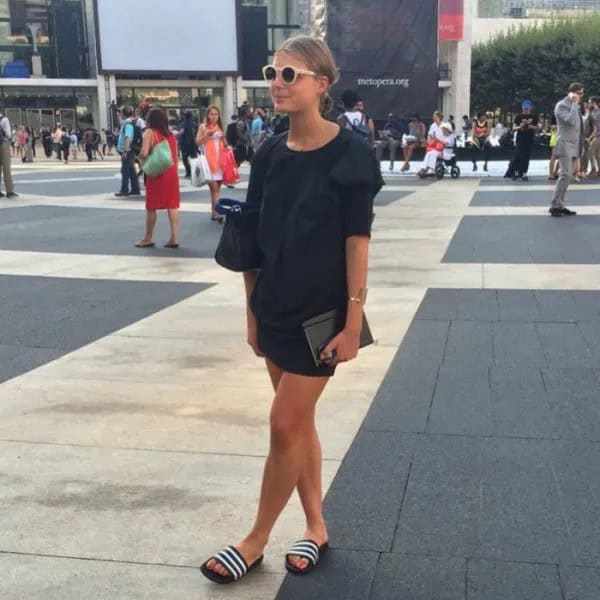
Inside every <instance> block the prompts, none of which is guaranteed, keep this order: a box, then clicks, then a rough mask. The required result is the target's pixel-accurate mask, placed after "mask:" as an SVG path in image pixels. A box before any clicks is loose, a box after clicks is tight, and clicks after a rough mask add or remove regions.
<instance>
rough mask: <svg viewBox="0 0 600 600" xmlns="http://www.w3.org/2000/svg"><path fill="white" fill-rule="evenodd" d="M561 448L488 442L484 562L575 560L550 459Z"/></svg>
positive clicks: (483, 503) (483, 502) (483, 497)
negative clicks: (555, 449)
mask: <svg viewBox="0 0 600 600" xmlns="http://www.w3.org/2000/svg"><path fill="white" fill-rule="evenodd" d="M558 444H560V442H558V441H552V442H550V441H538V440H517V439H505V438H501V439H489V440H486V441H485V442H484V443H483V445H482V454H483V456H482V461H483V464H484V469H483V477H482V481H481V506H480V515H481V517H480V518H481V555H480V556H481V558H489V559H497V560H504V561H516V562H544V563H552V564H554V563H559V562H565V563H567V564H568V563H572V562H573V560H574V556H573V552H572V549H571V546H570V544H569V530H568V527H567V525H566V523H565V521H564V513H563V510H564V506H563V495H562V493H561V490H560V489H559V487H558V485H557V482H556V479H555V476H554V471H553V468H552V465H551V458H550V456H551V451H552V448H553V447H556V446H558ZM553 445H554V446H553Z"/></svg>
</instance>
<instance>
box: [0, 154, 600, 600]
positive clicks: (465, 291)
mask: <svg viewBox="0 0 600 600" xmlns="http://www.w3.org/2000/svg"><path fill="white" fill-rule="evenodd" d="M106 168H107V165H106V166H103V167H102V169H106ZM64 173H65V170H64V169H61V170H60V171H56V172H54V171H43V172H42V171H41V170H40V171H39V172H34V173H31V172H29V171H28V172H27V173H23V175H22V177H28V178H29V180H35V179H36V178H43V180H44V181H43V183H33V184H29V185H32V186H34V187H35V186H37V187H36V190H41V188H42V187H43V186H48V185H50V186H52V185H60V184H62V183H65V182H61V179H64V178H65V175H64ZM81 173H82V175H83V177H82V179H83V178H85V177H103V174H102V172H101V170H100V169H98V170H95V171H87V170H84V169H82V170H81ZM84 173H85V175H84ZM68 176H69V177H71V173H68ZM51 180H57V181H56V184H54V183H53V182H52V181H51ZM399 181H402V183H399ZM68 183H69V185H70V184H73V185H76V186H78V187H77V188H76V189H78V190H81V192H80V194H79V195H76V196H68V197H64V195H52V194H48V195H46V196H44V195H43V193H42V191H36V192H35V196H33V197H31V198H30V199H28V198H27V197H26V195H25V197H24V198H22V199H19V202H15V203H10V202H9V201H6V200H5V201H0V323H1V327H0V448H1V453H0V455H1V458H0V505H2V506H3V507H4V508H5V510H3V511H0V531H2V532H3V535H2V536H1V539H0V572H1V573H2V574H3V576H2V577H0V598H2V599H4V598H7V599H8V600H13V599H17V598H28V599H29V598H32V599H36V600H37V599H38V598H39V599H44V600H54V599H57V600H58V599H60V600H71V599H73V600H75V599H79V598H93V599H96V598H98V599H104V598H107V599H108V598H110V599H127V600H129V599H134V598H135V599H137V598H144V599H145V598H148V599H150V598H152V599H155V598H158V599H163V598H164V599H166V600H170V599H176V598H184V597H185V598H190V597H196V598H202V599H217V598H219V599H220V598H236V599H238V598H239V599H251V600H266V599H269V598H275V597H277V598H279V599H281V600H296V599H297V600H302V599H304V598H310V599H311V600H312V599H314V598H318V599H323V600H330V599H331V600H338V599H340V600H348V599H350V600H351V599H356V600H363V599H364V600H369V599H390V600H432V599H434V598H435V599H436V600H454V599H457V600H525V599H526V600H555V599H556V600H597V598H598V590H599V589H600V530H599V526H598V523H599V522H600V519H599V518H598V517H599V516H600V515H599V508H598V502H597V499H598V498H599V497H600V466H599V465H600V408H599V407H598V406H599V404H598V401H599V400H600V267H598V260H597V257H600V241H598V240H600V237H599V236H597V235H594V232H596V231H597V227H598V219H599V218H600V211H599V210H598V208H597V206H596V203H595V202H594V199H595V195H596V194H598V195H600V188H599V187H598V186H594V185H589V186H586V189H585V191H582V190H579V189H578V190H577V191H576V192H574V193H573V198H574V200H573V201H572V202H571V203H572V205H573V206H578V207H579V206H580V207H581V208H580V211H579V212H580V215H579V216H578V217H576V218H575V219H573V220H567V219H559V220H555V219H551V218H550V217H547V216H546V215H545V207H543V206H542V203H541V200H540V198H541V196H540V189H539V188H541V187H542V186H544V189H546V184H545V182H544V181H543V180H542V179H539V180H536V179H534V180H532V181H531V182H530V183H529V184H523V183H522V182H518V185H508V186H507V184H506V183H505V182H504V181H502V180H497V179H494V178H491V180H485V181H482V182H481V184H480V183H479V181H478V180H470V181H466V180H462V179H461V180H458V181H443V182H439V183H437V182H434V183H431V182H428V183H427V184H425V185H420V184H417V183H416V182H415V185H409V183H410V180H408V179H402V180H398V179H394V178H389V181H388V183H389V185H388V187H387V189H386V190H385V192H384V193H383V194H382V196H381V198H380V199H379V201H378V208H377V211H376V212H377V218H376V222H375V231H374V237H373V245H372V246H373V247H372V253H371V254H372V258H371V281H370V287H371V290H372V294H371V300H370V302H369V306H368V313H369V316H370V318H371V321H372V325H373V327H374V330H375V333H376V336H377V337H378V338H379V342H380V344H379V346H378V347H376V348H372V349H369V350H366V351H364V353H361V357H360V359H359V360H358V361H356V362H355V363H352V364H351V365H349V366H348V368H347V369H340V373H339V375H336V378H335V380H334V381H333V382H332V384H331V389H330V390H329V389H328V392H327V394H326V397H325V398H324V399H323V402H322V405H321V409H320V428H321V432H322V438H323V445H324V457H325V464H324V479H325V487H326V489H327V490H328V491H327V496H326V500H325V507H326V515H327V519H328V523H329V528H330V535H331V551H330V552H329V554H328V555H326V556H325V557H324V559H323V561H322V564H321V565H320V567H319V569H318V570H317V571H315V572H314V573H313V574H311V575H310V576H308V577H303V578H298V577H291V576H287V577H286V576H285V572H284V570H283V568H282V560H283V559H282V557H283V553H284V551H285V548H286V546H287V545H288V544H289V543H291V542H292V541H293V540H294V539H296V538H297V537H298V536H299V535H300V534H301V527H302V518H301V511H300V509H299V506H298V504H297V502H296V501H295V500H294V501H293V502H292V503H291V505H290V507H288V509H287V510H286V512H285V514H284V516H283V518H282V522H281V523H280V524H279V525H278V528H277V530H276V531H275V532H274V536H273V540H272V542H273V543H272V545H271V547H270V549H269V552H268V556H267V559H266V564H265V567H264V568H263V569H261V571H260V572H258V573H256V574H253V575H252V576H250V577H248V579H247V580H245V581H244V582H241V583H240V584H238V585H237V586H235V587H233V588H227V589H222V588H216V586H210V585H207V584H206V582H205V581H203V579H202V577H201V576H200V575H199V573H198V571H197V568H196V567H197V565H198V564H199V563H200V562H201V560H202V559H203V558H205V557H206V555H207V554H208V553H209V552H214V551H215V550H218V549H219V548H220V547H222V546H223V545H225V544H227V543H232V542H234V541H235V539H237V536H239V534H240V533H241V531H240V529H241V528H243V527H244V525H245V524H246V523H247V522H248V513H249V512H251V511H252V509H253V507H254V503H255V500H256V494H257V492H258V490H257V489H255V488H256V487H257V485H258V481H259V477H260V470H261V467H262V461H263V457H264V453H265V444H266V442H267V429H266V424H267V411H268V384H267V381H266V378H265V377H264V373H263V369H262V367H261V366H260V365H258V364H257V363H256V361H254V360H253V359H252V357H250V356H249V355H248V353H247V351H246V349H245V348H244V345H243V299H242V294H241V293H240V283H239V278H237V277H236V278H235V279H234V278H233V277H229V276H228V275H227V274H226V273H224V272H222V270H219V269H217V268H215V267H214V265H213V264H212V259H211V258H210V255H211V248H212V247H213V246H214V243H215V241H216V238H217V235H218V231H219V230H218V228H217V227H216V226H213V224H210V223H209V222H208V221H207V208H208V204H207V196H206V191H201V192H197V191H193V190H192V191H190V192H186V195H187V196H186V200H185V205H184V207H183V211H182V212H183V218H182V221H185V225H184V229H183V239H184V240H185V243H184V244H183V246H182V248H181V249H180V250H179V251H177V252H176V253H173V254H172V253H166V252H164V251H163V250H162V249H156V250H155V251H152V252H150V251H144V252H143V253H138V252H134V251H133V249H132V247H131V243H132V241H134V240H135V239H136V235H135V234H136V232H138V231H139V228H140V226H141V223H142V219H143V217H142V211H141V210H140V209H141V208H142V205H141V203H140V202H139V201H120V202H119V201H114V200H112V199H109V198H108V197H107V196H106V195H102V194H97V193H96V191H95V190H92V192H93V193H91V192H90V193H88V192H86V191H85V190H86V189H87V188H86V184H85V181H82V182H80V181H75V182H68ZM101 183H102V184H103V185H104V182H103V181H101ZM109 183H110V182H109ZM493 186H504V187H505V188H506V192H505V194H510V197H511V198H512V200H511V201H510V203H507V202H506V201H505V200H503V198H502V197H500V196H498V194H497V190H494V189H493ZM240 188H241V189H239V190H237V191H236V192H234V193H236V194H240V195H242V194H243V189H244V184H242V185H241V186H240ZM547 189H548V192H547V193H549V192H550V191H551V190H550V188H549V187H547ZM88 191H89V190H88ZM103 193H104V192H103ZM544 193H546V192H544ZM485 194H493V195H495V198H494V199H492V198H488V199H487V200H486V199H484V200H479V198H481V196H482V195H485ZM580 195H581V196H580ZM188 197H189V199H188ZM578 197H581V198H582V204H581V205H578V204H577V202H576V201H575V200H576V199H577V198H578ZM474 199H475V201H474ZM481 202H483V204H481ZM498 211H503V212H498ZM161 227H162V229H161V230H160V232H161V233H160V234H161V235H164V233H165V229H164V227H165V223H164V219H162V223H161ZM544 257H545V258H544Z"/></svg>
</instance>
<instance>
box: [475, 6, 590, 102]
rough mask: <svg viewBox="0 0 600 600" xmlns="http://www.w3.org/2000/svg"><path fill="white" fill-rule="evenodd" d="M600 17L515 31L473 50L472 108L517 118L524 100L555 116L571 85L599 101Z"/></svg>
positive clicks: (562, 21)
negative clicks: (580, 86)
mask: <svg viewBox="0 0 600 600" xmlns="http://www.w3.org/2000/svg"><path fill="white" fill-rule="evenodd" d="M599 57H600V14H589V13H588V14H586V15H585V16H583V17H581V18H579V17H578V18H575V19H559V20H550V21H547V22H545V23H543V24H541V25H538V26H535V25H533V26H531V27H524V28H518V29H517V28H512V29H510V30H509V31H508V32H507V33H504V34H500V35H498V36H497V37H495V38H494V39H492V40H491V41H489V42H487V43H485V44H480V45H478V46H475V47H474V48H473V61H472V78H471V106H472V107H473V109H474V111H475V112H478V111H481V110H483V111H485V110H490V109H500V110H501V111H502V112H504V113H507V112H513V111H515V110H517V109H518V107H519V105H520V103H521V101H522V100H524V99H525V98H528V99H530V100H532V101H533V102H534V103H535V106H536V111H537V112H544V113H549V112H552V110H553V108H554V105H555V104H556V102H557V101H558V100H559V99H560V98H562V97H563V96H565V95H566V93H567V88H568V87H569V84H570V83H572V82H573V81H580V82H581V83H583V84H584V85H585V86H586V94H587V95H600V60H599Z"/></svg>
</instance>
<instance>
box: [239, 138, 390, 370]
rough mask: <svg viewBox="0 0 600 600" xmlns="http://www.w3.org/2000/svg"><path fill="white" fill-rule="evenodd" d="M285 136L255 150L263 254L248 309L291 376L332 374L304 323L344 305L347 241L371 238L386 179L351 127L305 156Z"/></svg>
mask: <svg viewBox="0 0 600 600" xmlns="http://www.w3.org/2000/svg"><path fill="white" fill-rule="evenodd" d="M287 135H288V134H287V133H285V134H281V135H278V136H274V137H272V138H270V139H269V140H268V141H267V142H265V143H264V144H263V146H262V147H261V148H260V150H259V151H258V152H257V154H256V156H255V158H254V161H253V165H252V171H251V175H250V183H249V186H248V195H247V202H248V203H250V204H259V205H260V221H259V226H258V243H259V246H260V248H261V250H262V253H263V264H262V268H261V270H260V271H259V275H258V280H257V283H256V287H255V288H254V291H253V293H252V297H251V299H250V303H251V304H250V306H251V308H252V311H253V313H254V315H255V316H256V320H257V328H258V345H259V347H260V349H261V350H262V352H263V353H264V354H265V355H266V356H267V357H268V358H269V359H270V360H271V361H272V362H273V363H274V364H275V365H277V366H278V367H280V368H281V369H283V370H284V371H287V372H289V373H296V374H299V375H307V376H312V377H330V376H332V375H333V373H334V371H335V369H334V368H332V367H327V366H321V367H317V366H316V365H315V363H314V360H313V358H312V355H311V352H310V349H309V347H308V342H307V341H306V337H305V335H304V330H303V328H302V323H303V322H304V321H306V320H307V319H310V318H312V317H315V316H318V315H320V314H322V313H324V312H327V311H329V310H332V309H339V310H342V311H346V307H347V301H348V290H347V274H346V238H348V237H350V236H356V235H358V236H370V234H371V221H372V214H373V200H374V198H375V196H376V195H377V193H378V192H379V190H380V189H381V186H382V185H383V180H382V178H381V172H380V169H379V165H378V164H377V161H376V160H375V157H374V153H373V151H372V150H371V148H370V147H369V146H368V145H366V144H365V143H364V142H363V141H362V140H361V139H360V138H359V137H358V136H356V134H354V133H352V132H351V131H348V130H343V129H341V130H340V133H339V134H338V136H337V137H335V138H334V139H333V140H332V141H331V142H329V143H328V144H326V145H325V146H323V147H322V148H319V149H317V150H312V151H308V152H297V151H293V150H290V149H289V148H288V146H287Z"/></svg>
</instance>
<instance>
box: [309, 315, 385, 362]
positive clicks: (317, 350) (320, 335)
mask: <svg viewBox="0 0 600 600" xmlns="http://www.w3.org/2000/svg"><path fill="white" fill-rule="evenodd" d="M344 321H345V316H344V314H343V313H342V311H340V310H330V311H329V312H326V313H323V314H322V315H318V316H317V317H313V318H312V319H308V321H304V323H302V327H303V328H304V334H305V335H306V340H307V341H308V346H309V348H310V352H311V354H312V357H313V360H314V361H315V365H317V367H320V366H322V365H323V364H325V363H324V361H323V360H321V352H323V349H324V348H325V346H327V344H329V342H330V341H331V340H332V339H333V338H334V337H335V336H336V335H337V334H338V333H340V331H342V330H343V329H344ZM373 343H374V340H373V335H372V333H371V328H370V327H369V322H368V321H367V317H366V315H365V313H364V312H363V323H362V329H361V332H360V345H359V348H364V347H365V346H370V345H371V344H373Z"/></svg>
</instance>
